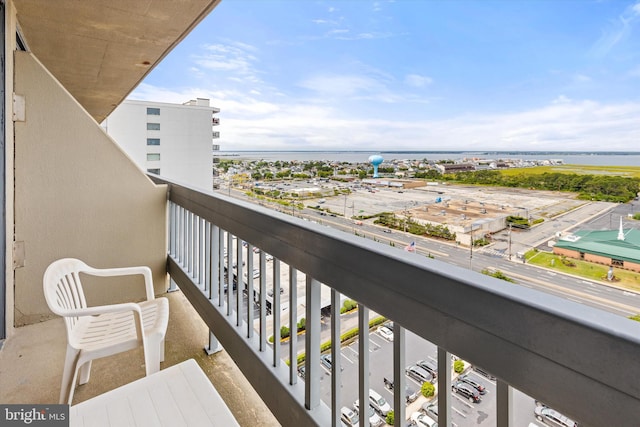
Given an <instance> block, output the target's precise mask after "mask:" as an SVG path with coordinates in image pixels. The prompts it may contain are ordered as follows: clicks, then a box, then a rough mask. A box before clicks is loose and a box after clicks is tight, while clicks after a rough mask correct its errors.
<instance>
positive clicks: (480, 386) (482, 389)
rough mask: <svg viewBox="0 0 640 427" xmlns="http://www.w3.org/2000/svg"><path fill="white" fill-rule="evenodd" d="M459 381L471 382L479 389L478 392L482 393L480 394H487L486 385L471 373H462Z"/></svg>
mask: <svg viewBox="0 0 640 427" xmlns="http://www.w3.org/2000/svg"><path fill="white" fill-rule="evenodd" d="M458 381H462V382H465V383H467V384H469V385H470V386H471V387H473V388H475V389H476V390H478V393H480V394H485V393H486V392H487V389H486V387H485V386H484V385H483V384H482V383H481V382H480V381H476V380H475V379H474V378H473V377H471V376H470V375H460V376H459V377H458Z"/></svg>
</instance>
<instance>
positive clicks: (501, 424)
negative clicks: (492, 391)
mask: <svg viewBox="0 0 640 427" xmlns="http://www.w3.org/2000/svg"><path fill="white" fill-rule="evenodd" d="M496 390H497V393H496V412H497V423H496V426H497V427H509V426H510V425H513V424H512V423H511V418H512V414H513V388H512V387H511V386H510V385H509V384H507V383H506V382H504V381H501V380H500V379H497V380H496Z"/></svg>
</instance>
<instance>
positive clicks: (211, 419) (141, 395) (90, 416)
mask: <svg viewBox="0 0 640 427" xmlns="http://www.w3.org/2000/svg"><path fill="white" fill-rule="evenodd" d="M69 418H70V425H71V426H72V427H103V426H104V427H107V426H111V427H125V426H136V427H156V426H166V427H178V426H185V427H200V426H202V427H205V426H221V427H222V426H224V427H227V426H239V424H238V422H237V421H236V420H235V418H234V417H233V415H232V414H231V411H230V410H229V408H228V407H227V405H226V404H225V403H224V401H223V400H222V398H221V397H220V395H219V394H218V392H217V390H216V389H215V388H214V387H213V385H212V384H211V382H210V381H209V378H207V376H206V375H205V373H204V372H203V371H202V369H200V367H199V366H198V364H197V363H196V361H195V360H193V359H189V360H187V361H184V362H182V363H180V364H177V365H174V366H171V367H169V368H167V369H163V370H161V371H160V372H157V373H155V374H153V375H150V376H147V377H144V378H141V379H139V380H136V381H134V382H132V383H129V384H126V385H124V386H122V387H118V388H117V389H115V390H111V391H108V392H106V393H104V394H101V395H99V396H96V397H94V398H91V399H89V400H87V401H85V402H82V403H79V404H77V405H74V406H72V407H71V408H70V410H69Z"/></svg>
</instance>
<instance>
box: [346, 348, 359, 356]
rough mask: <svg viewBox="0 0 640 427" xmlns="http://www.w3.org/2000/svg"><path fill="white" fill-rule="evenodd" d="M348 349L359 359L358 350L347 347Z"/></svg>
mask: <svg viewBox="0 0 640 427" xmlns="http://www.w3.org/2000/svg"><path fill="white" fill-rule="evenodd" d="M347 349H349V350H351V351H352V352H353V354H355V355H356V357H358V355H359V353H358V352H357V351H356V350H354V349H353V348H351V346H349V347H347Z"/></svg>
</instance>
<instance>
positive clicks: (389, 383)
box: [383, 377, 419, 403]
mask: <svg viewBox="0 0 640 427" xmlns="http://www.w3.org/2000/svg"><path fill="white" fill-rule="evenodd" d="M383 381H384V386H385V387H386V388H387V389H388V390H390V391H392V392H393V380H390V379H388V378H387V377H384V378H383ZM404 391H405V400H406V401H407V403H411V402H415V400H416V399H417V398H418V396H419V393H418V392H417V391H416V390H414V389H412V388H411V387H409V386H408V385H405V387H404Z"/></svg>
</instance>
